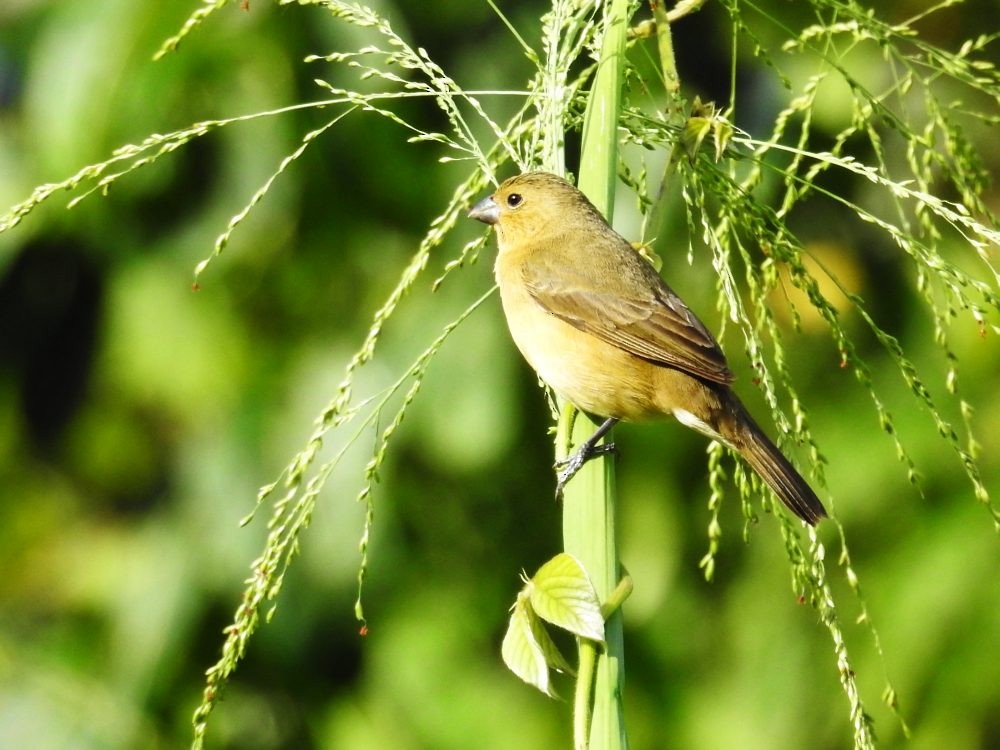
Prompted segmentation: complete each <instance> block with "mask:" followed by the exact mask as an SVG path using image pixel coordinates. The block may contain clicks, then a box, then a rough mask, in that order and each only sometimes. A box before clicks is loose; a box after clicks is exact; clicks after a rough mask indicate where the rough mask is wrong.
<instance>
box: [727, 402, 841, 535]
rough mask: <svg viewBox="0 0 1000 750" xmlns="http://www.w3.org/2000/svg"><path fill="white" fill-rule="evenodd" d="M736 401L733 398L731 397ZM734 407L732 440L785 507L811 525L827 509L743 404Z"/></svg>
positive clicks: (814, 523) (820, 518)
mask: <svg viewBox="0 0 1000 750" xmlns="http://www.w3.org/2000/svg"><path fill="white" fill-rule="evenodd" d="M733 400H734V401H736V399H735V398H733ZM734 406H735V410H737V411H739V412H742V414H741V415H740V416H742V417H743V419H740V420H738V422H739V424H740V427H739V428H738V432H739V434H738V436H735V437H736V438H737V439H736V440H733V443H734V444H735V447H737V449H738V450H739V452H740V455H742V456H743V458H744V459H745V460H746V462H747V463H748V464H750V468H752V469H753V470H754V471H755V472H757V474H759V475H760V477H761V479H763V480H764V481H765V482H767V485H768V486H769V487H770V488H771V489H772V490H774V494H776V495H777V496H778V497H779V498H780V499H781V502H783V503H784V504H785V505H787V506H788V509H789V510H791V511H792V513H794V514H795V515H797V516H798V517H799V518H801V519H802V520H803V521H805V522H806V523H808V524H810V525H811V526H815V525H816V524H817V523H818V522H819V521H820V520H822V519H824V518H826V509H825V508H824V507H823V503H821V502H820V500H819V498H818V497H816V493H815V492H813V490H812V487H810V486H809V483H808V482H806V480H805V479H803V478H802V475H801V474H799V472H798V471H796V469H795V467H794V466H792V464H791V463H790V462H789V461H788V459H787V458H785V457H784V455H782V453H781V451H780V450H778V447H777V446H776V445H775V444H774V443H772V442H771V439H770V438H769V437H768V436H767V435H766V434H765V433H764V431H763V430H762V429H761V428H760V427H759V426H758V425H757V423H756V422H754V421H753V418H752V417H751V416H750V415H749V414H748V413H747V411H746V409H744V408H743V405H742V404H740V403H739V402H737V403H736V404H735V405H734Z"/></svg>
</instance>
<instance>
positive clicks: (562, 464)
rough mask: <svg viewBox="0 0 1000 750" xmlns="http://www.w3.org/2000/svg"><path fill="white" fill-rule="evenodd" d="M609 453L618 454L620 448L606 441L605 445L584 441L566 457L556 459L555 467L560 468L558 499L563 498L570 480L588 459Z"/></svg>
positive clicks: (557, 483)
mask: <svg viewBox="0 0 1000 750" xmlns="http://www.w3.org/2000/svg"><path fill="white" fill-rule="evenodd" d="M609 453H613V454H614V455H616V456H617V455H618V448H617V447H616V446H615V444H614V443H604V444H603V445H588V444H587V443H584V444H583V445H581V446H580V447H579V448H578V449H577V450H575V451H573V453H571V454H569V455H568V456H566V458H562V459H559V460H558V461H556V465H555V468H556V469H558V470H559V473H558V474H556V500H562V496H563V490H564V489H566V485H567V484H569V480H570V479H572V478H573V477H575V476H576V473H577V472H578V471H580V469H582V468H583V465H584V464H585V463H587V461H589V460H590V459H592V458H597V457H598V456H604V455H607V454H609Z"/></svg>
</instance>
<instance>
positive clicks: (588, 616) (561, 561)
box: [526, 552, 604, 643]
mask: <svg viewBox="0 0 1000 750" xmlns="http://www.w3.org/2000/svg"><path fill="white" fill-rule="evenodd" d="M526 590H527V592H528V596H529V598H530V600H531V606H532V608H533V609H534V611H535V612H536V613H537V614H538V616H539V617H541V618H542V619H544V620H547V621H548V622H551V623H552V624H553V625H558V626H559V627H561V628H564V629H566V630H568V631H569V632H571V633H573V634H574V635H578V636H580V637H581V638H589V639H590V640H592V641H600V642H601V643H603V642H604V617H603V616H602V615H601V603H600V602H599V601H598V600H597V592H596V591H595V590H594V584H592V583H591V582H590V578H589V577H588V576H587V571H585V570H584V569H583V566H582V565H581V564H580V561H579V560H577V559H576V558H575V557H573V556H572V555H570V554H569V553H566V552H562V553H560V554H558V555H556V556H555V557H553V558H552V559H551V560H549V561H548V562H547V563H545V564H544V565H543V566H542V567H540V568H539V569H538V572H536V573H535V575H534V576H533V577H532V579H531V580H530V581H528V585H527V587H526Z"/></svg>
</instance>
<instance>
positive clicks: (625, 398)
mask: <svg viewBox="0 0 1000 750" xmlns="http://www.w3.org/2000/svg"><path fill="white" fill-rule="evenodd" d="M511 276H513V277H511ZM511 276H508V274H507V273H505V269H503V268H502V266H501V265H500V264H498V266H497V281H498V283H499V286H500V299H501V301H502V303H503V309H504V314H505V315H506V317H507V325H508V327H509V328H510V333H511V336H512V337H513V339H514V343H515V344H516V345H517V348H518V349H519V350H520V351H521V354H522V355H523V356H524V358H525V359H526V360H527V361H528V364H530V365H531V366H532V368H534V370H535V372H537V373H538V375H539V377H541V379H542V380H543V381H545V383H546V384H547V385H549V386H550V387H551V388H552V389H553V390H554V391H555V392H556V393H558V394H559V395H560V396H562V397H563V398H565V399H567V400H569V401H570V402H571V403H572V404H573V405H574V406H576V407H578V408H580V409H583V410H585V411H588V412H590V413H592V414H595V415H598V416H602V417H616V418H618V419H625V420H636V419H642V418H644V417H648V416H653V415H654V414H656V413H658V412H659V411H660V410H659V409H658V408H657V405H656V403H655V392H654V391H655V385H654V382H653V381H654V380H655V377H651V374H652V373H651V370H653V369H659V368H656V367H655V365H652V364H651V363H649V362H647V361H645V360H642V359H639V358H638V357H635V356H633V355H631V354H629V353H627V352H625V351H624V350H622V349H619V348H618V347H615V346H612V345H611V344H608V343H606V342H604V341H601V340H600V339H598V338H596V337H594V336H591V335H590V334H587V333H584V332H583V331H580V330H578V329H577V328H574V327H573V326H572V325H570V324H569V323H566V322H564V321H562V320H560V319H559V318H557V317H555V316H554V315H552V314H550V313H549V312H547V311H546V310H545V309H544V308H543V307H542V306H541V305H540V304H539V303H538V302H536V301H535V299H534V298H533V297H532V296H531V295H530V294H529V292H528V291H527V289H526V288H525V286H524V284H523V283H520V281H519V279H518V278H517V276H516V272H515V274H511Z"/></svg>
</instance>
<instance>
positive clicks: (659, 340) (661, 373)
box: [468, 171, 827, 525]
mask: <svg viewBox="0 0 1000 750" xmlns="http://www.w3.org/2000/svg"><path fill="white" fill-rule="evenodd" d="M468 215H469V218H472V219H476V220H478V221H481V222H483V223H485V224H489V225H491V226H492V227H493V229H494V231H495V233H496V237H497V248H498V249H497V257H496V265H495V274H496V280H497V285H498V287H499V290H500V300H501V304H502V307H503V310H504V314H505V316H506V319H507V325H508V328H509V329H510V333H511V336H512V338H513V339H514V343H515V344H516V346H517V348H518V349H519V350H520V352H521V354H522V355H523V356H524V358H525V359H526V360H527V361H528V364H530V365H531V367H532V368H533V369H534V370H535V371H536V372H537V374H538V375H539V377H540V378H541V380H542V381H543V382H544V383H546V384H547V385H548V386H549V387H550V388H551V389H552V390H553V391H555V392H556V393H557V394H558V395H560V396H561V397H563V398H564V399H566V400H568V401H569V402H570V403H571V404H572V405H573V406H575V407H576V408H578V409H581V410H583V411H585V412H587V413H589V414H591V415H594V416H596V417H598V418H600V419H603V420H604V421H603V422H602V423H601V425H600V427H598V429H597V431H596V432H595V433H594V435H593V436H591V437H590V438H589V439H588V440H587V441H585V442H584V443H583V444H581V446H580V447H579V449H578V450H577V451H575V452H574V453H573V454H572V455H571V456H570V457H569V458H568V459H566V460H565V461H564V462H563V463H562V464H561V466H562V467H563V471H562V472H560V474H559V478H558V484H557V496H559V495H560V494H561V491H562V488H563V487H564V486H565V484H566V482H568V481H569V479H570V478H572V476H573V474H575V473H576V471H577V470H579V468H580V467H581V466H582V465H583V464H584V463H585V462H586V461H587V460H588V459H590V458H592V457H593V456H594V455H597V454H599V453H602V452H606V451H607V450H609V448H608V446H604V445H599V444H598V443H599V441H600V439H601V438H602V437H603V436H604V435H606V434H607V433H608V432H609V431H610V430H611V428H612V427H613V426H614V425H615V424H616V423H618V422H619V421H625V422H633V421H641V420H646V419H650V418H656V417H662V416H673V417H674V418H676V419H677V421H679V422H680V423H681V424H683V425H685V426H687V427H690V428H692V429H694V430H697V431H698V432H701V433H703V434H705V435H707V436H708V437H710V438H712V439H713V440H717V441H719V442H721V443H722V444H723V445H725V446H727V447H729V448H731V449H732V450H733V451H735V452H736V453H737V454H739V455H740V456H741V457H742V458H743V460H745V461H746V463H747V464H749V466H750V467H751V468H752V469H753V470H754V471H755V472H756V473H757V474H758V475H759V476H760V477H761V479H763V480H764V482H765V483H766V484H767V485H768V486H769V487H770V488H771V490H773V491H774V493H775V495H777V497H778V498H779V499H780V500H781V501H782V502H783V503H784V504H785V505H786V506H788V508H789V510H791V512H792V513H794V514H795V515H796V516H798V517H799V518H800V519H802V520H803V521H805V522H806V523H807V524H809V525H816V524H817V523H818V522H819V521H820V520H821V519H823V518H824V517H826V515H827V513H826V510H825V509H824V507H823V504H822V503H821V502H820V500H819V498H818V497H817V496H816V493H815V492H814V491H813V490H812V488H811V487H810V486H809V483H808V482H807V481H806V480H805V479H803V478H802V476H801V474H799V472H798V471H797V470H796V469H795V467H794V466H792V464H791V463H790V462H789V461H788V459H787V458H786V457H785V456H784V455H783V454H782V453H781V451H780V450H779V449H778V448H777V446H776V445H775V444H774V443H773V442H772V441H771V439H770V438H769V437H768V436H767V434H766V433H765V432H764V431H763V430H762V429H761V428H760V426H759V425H758V424H757V423H756V422H755V421H754V419H753V417H751V416H750V414H749V412H748V411H747V409H746V408H745V407H744V406H743V403H742V402H741V401H740V399H739V398H738V397H737V395H736V394H735V393H734V392H733V390H732V387H731V386H732V383H733V380H734V376H733V373H732V372H731V371H730V369H729V366H728V364H727V362H726V357H725V355H724V354H723V352H722V349H721V348H720V346H719V343H718V342H717V341H716V340H715V338H714V337H713V336H712V334H711V333H710V332H709V330H708V328H706V327H705V324H704V323H702V322H701V320H699V319H698V317H697V316H696V315H695V314H694V313H693V312H692V311H691V309H690V308H689V307H688V306H687V305H686V304H685V303H684V301H683V300H681V298H680V297H679V296H678V295H677V294H676V293H675V292H674V291H673V290H672V289H671V288H670V287H669V286H667V284H666V282H665V281H664V280H663V279H662V277H661V276H660V275H659V273H657V271H656V270H655V269H654V268H653V266H652V265H651V264H650V263H649V262H648V261H647V260H646V259H645V258H643V257H642V256H641V255H640V254H639V253H638V252H637V251H636V249H635V248H634V247H633V245H632V244H631V243H630V242H629V241H628V240H626V239H625V238H624V237H622V236H621V235H620V234H618V233H617V232H616V231H615V230H614V229H613V228H612V227H611V226H610V225H609V224H608V222H607V221H606V220H605V218H604V216H603V215H602V214H601V212H600V211H599V210H598V209H597V208H596V207H595V206H594V205H593V203H591V202H590V200H588V199H587V197H586V196H585V195H584V194H583V193H582V192H581V191H580V190H578V189H577V188H576V187H574V186H573V185H572V184H570V183H569V182H568V181H567V180H565V179H563V178H562V177H560V176H558V175H555V174H552V173H549V172H541V171H534V172H525V173H523V174H519V175H516V176H514V177H511V178H509V179H507V180H505V181H504V182H503V183H501V184H500V186H499V187H498V188H497V189H496V191H494V192H493V193H492V194H491V195H488V196H486V197H485V198H483V199H482V200H480V201H479V202H478V203H476V204H475V205H474V206H473V207H472V209H471V210H470V211H469V214H468Z"/></svg>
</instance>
